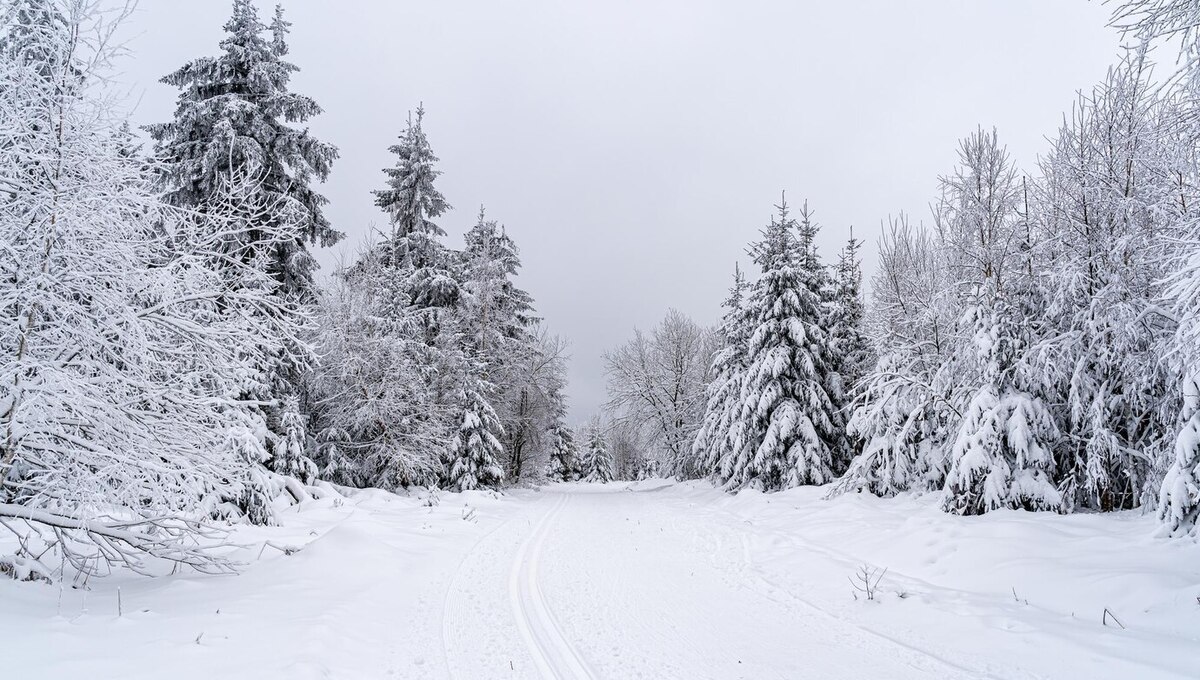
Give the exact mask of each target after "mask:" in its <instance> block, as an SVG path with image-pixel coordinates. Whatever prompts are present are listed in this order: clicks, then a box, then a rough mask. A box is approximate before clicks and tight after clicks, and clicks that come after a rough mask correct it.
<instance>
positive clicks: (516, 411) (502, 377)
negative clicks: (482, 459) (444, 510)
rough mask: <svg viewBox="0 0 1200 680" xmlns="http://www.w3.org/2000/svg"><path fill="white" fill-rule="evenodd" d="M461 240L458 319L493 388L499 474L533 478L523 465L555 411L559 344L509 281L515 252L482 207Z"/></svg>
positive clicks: (530, 301)
mask: <svg viewBox="0 0 1200 680" xmlns="http://www.w3.org/2000/svg"><path fill="white" fill-rule="evenodd" d="M465 240H466V248H465V249H464V250H463V253H462V260H463V265H462V270H463V273H462V284H461V291H462V293H461V299H460V303H459V308H458V310H457V317H458V318H459V319H460V321H459V326H460V328H461V329H462V333H463V338H464V341H465V343H466V349H467V351H468V353H469V354H470V355H471V356H473V357H476V359H477V361H478V362H479V366H480V368H481V369H482V375H483V377H484V379H485V380H486V381H487V382H489V383H491V384H492V385H494V388H493V389H491V390H490V391H489V392H488V393H487V395H486V398H487V399H488V401H489V402H490V403H491V404H492V405H493V406H495V409H496V412H497V414H498V416H499V418H500V424H501V426H502V428H503V432H504V434H503V437H502V439H501V441H502V443H503V444H504V448H505V454H506V455H505V461H504V463H505V467H506V468H507V469H508V472H509V474H510V476H511V478H512V479H514V480H518V479H520V477H521V475H522V473H527V472H535V473H536V472H537V471H538V468H539V466H538V465H529V464H527V463H529V462H530V461H531V459H533V458H534V457H535V456H536V455H537V454H538V453H539V451H540V449H541V448H542V444H543V442H542V436H543V433H544V432H545V431H546V428H547V427H549V425H550V423H551V422H552V420H553V418H554V416H555V413H556V409H557V408H558V407H559V402H560V400H561V390H562V386H563V378H562V371H561V368H562V349H563V345H562V343H561V341H559V340H558V339H557V338H554V337H552V336H550V335H548V334H547V333H546V332H545V330H544V329H542V328H539V327H538V326H537V325H536V324H537V321H538V320H537V318H536V317H535V316H534V314H533V298H532V297H531V296H530V295H529V294H528V293H527V292H525V291H524V290H522V289H521V288H519V287H518V286H517V285H516V283H515V281H514V280H513V279H514V277H515V276H516V275H517V273H518V271H519V269H520V266H521V261H520V253H519V250H518V248H517V245H516V243H515V242H514V241H513V239H512V238H511V237H509V236H508V234H507V233H506V231H505V230H504V228H503V227H501V226H500V225H499V224H498V223H497V222H495V221H494V220H488V219H486V217H485V215H484V212H483V209H482V208H481V209H480V212H479V219H478V221H477V222H476V224H475V225H474V226H473V227H471V229H469V230H468V231H467V234H466V238H465Z"/></svg>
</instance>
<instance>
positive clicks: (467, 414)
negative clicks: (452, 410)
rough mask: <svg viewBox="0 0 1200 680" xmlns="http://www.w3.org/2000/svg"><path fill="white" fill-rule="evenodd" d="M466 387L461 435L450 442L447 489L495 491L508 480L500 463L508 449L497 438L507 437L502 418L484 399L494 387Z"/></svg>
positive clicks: (462, 396)
mask: <svg viewBox="0 0 1200 680" xmlns="http://www.w3.org/2000/svg"><path fill="white" fill-rule="evenodd" d="M473 382H474V384H469V385H468V386H466V387H464V388H463V394H462V395H461V396H460V397H459V400H460V401H461V403H462V404H463V407H462V420H461V422H460V423H459V426H458V432H456V433H455V435H454V439H453V440H451V442H450V447H449V449H448V450H447V456H446V467H447V472H446V486H447V488H450V489H454V490H456V491H469V490H471V489H478V488H480V487H487V488H495V487H498V486H500V483H501V482H502V481H504V470H503V469H502V468H501V467H500V460H501V458H502V457H503V455H504V447H503V446H501V445H500V440H499V439H497V438H496V435H498V434H501V435H502V434H503V429H502V428H501V426H500V419H499V418H497V417H496V412H495V411H494V410H493V409H492V405H491V404H490V403H488V400H487V399H486V398H485V397H484V396H483V391H484V390H486V389H488V388H489V387H490V385H487V384H486V383H482V382H480V381H473Z"/></svg>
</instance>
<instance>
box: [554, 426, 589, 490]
mask: <svg viewBox="0 0 1200 680" xmlns="http://www.w3.org/2000/svg"><path fill="white" fill-rule="evenodd" d="M550 439H551V444H550V464H549V465H548V467H547V470H546V476H547V477H548V478H549V479H550V480H551V481H555V482H573V481H575V480H577V479H579V477H580V472H581V471H580V460H579V447H578V445H577V444H576V443H575V433H574V432H572V431H571V428H569V427H567V426H566V425H564V424H561V423H560V424H557V425H555V426H554V427H553V428H552V429H551V431H550Z"/></svg>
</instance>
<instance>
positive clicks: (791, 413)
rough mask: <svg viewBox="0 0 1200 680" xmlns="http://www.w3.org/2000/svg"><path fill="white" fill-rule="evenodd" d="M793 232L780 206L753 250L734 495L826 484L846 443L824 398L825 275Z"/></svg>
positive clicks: (829, 354)
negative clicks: (755, 275) (755, 272)
mask: <svg viewBox="0 0 1200 680" xmlns="http://www.w3.org/2000/svg"><path fill="white" fill-rule="evenodd" d="M806 214H807V212H806ZM806 223H807V221H806ZM808 224H809V226H810V227H811V224H810V223H808ZM796 232H797V224H796V222H795V220H794V219H792V218H791V216H790V215H789V214H788V210H787V204H786V202H785V203H783V204H782V205H780V206H779V216H778V217H777V218H775V219H772V221H771V223H770V225H769V226H768V227H767V228H766V229H764V230H763V238H762V241H760V242H759V243H758V244H756V246H755V247H754V249H753V254H754V257H755V262H757V263H758V264H759V266H760V267H761V268H762V272H763V273H762V278H761V279H759V281H758V282H757V283H756V285H755V286H754V289H753V293H752V295H751V297H750V300H749V303H748V309H747V313H748V317H749V319H750V322H751V324H752V325H753V331H752V332H751V335H750V338H749V342H748V345H747V347H748V354H749V359H748V363H747V368H746V372H745V378H744V381H743V384H742V393H741V404H742V407H741V413H740V415H739V421H740V422H739V426H740V427H741V428H742V431H741V432H742V434H741V442H740V444H741V446H740V448H739V450H737V451H736V452H735V453H734V455H733V456H732V461H731V465H730V466H729V467H730V470H729V475H728V477H725V478H724V481H726V483H727V484H728V485H730V486H731V487H735V488H736V487H743V486H752V487H755V488H759V489H763V490H776V489H782V488H789V487H793V486H800V485H805V484H824V483H825V482H828V481H830V480H831V479H832V478H833V471H832V466H833V456H834V450H835V449H836V448H837V447H838V446H839V443H840V440H841V438H842V437H844V433H841V432H839V431H838V429H837V428H838V423H839V418H838V416H837V414H836V412H835V408H836V407H835V404H834V403H833V400H832V399H831V398H830V395H829V392H828V384H829V383H828V373H829V371H830V370H831V368H832V360H833V348H832V344H831V340H830V338H829V335H828V332H827V331H826V329H825V328H823V327H822V325H821V323H822V321H824V320H825V314H824V310H823V309H822V304H821V285H822V284H823V276H822V273H821V272H820V271H819V270H818V269H817V268H816V267H815V266H814V265H816V264H819V263H818V262H816V261H815V256H814V255H813V254H812V253H813V250H812V246H811V237H810V236H805V239H806V240H805V241H798V240H797V235H796Z"/></svg>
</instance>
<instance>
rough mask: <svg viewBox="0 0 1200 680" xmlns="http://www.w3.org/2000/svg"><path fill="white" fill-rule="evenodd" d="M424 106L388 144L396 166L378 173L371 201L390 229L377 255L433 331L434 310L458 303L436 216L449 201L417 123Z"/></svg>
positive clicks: (451, 258)
mask: <svg viewBox="0 0 1200 680" xmlns="http://www.w3.org/2000/svg"><path fill="white" fill-rule="evenodd" d="M424 120H425V109H424V108H423V107H418V108H417V115H416V119H415V120H414V119H413V117H412V116H411V115H410V116H409V118H408V123H407V126H406V127H405V130H404V133H403V134H402V135H401V136H400V141H399V143H397V144H394V145H392V146H391V147H389V149H388V150H389V151H391V152H392V153H393V154H395V155H396V165H395V167H392V168H387V169H385V170H384V171H383V172H384V174H386V175H387V188H385V189H381V190H378V191H376V192H374V193H375V205H377V206H379V207H380V208H381V209H382V210H383V211H384V212H385V213H387V215H388V219H389V222H390V225H391V231H390V233H388V235H387V239H386V240H385V241H384V242H383V243H382V244H380V250H379V257H381V258H382V261H383V263H384V264H385V265H387V266H390V267H392V268H393V269H395V270H396V271H397V273H398V274H402V275H404V279H403V280H401V281H400V283H402V284H403V285H404V286H405V288H406V289H407V291H408V295H407V297H408V298H409V304H410V305H411V306H413V307H416V308H419V309H424V310H430V313H429V314H427V317H428V318H427V321H428V325H429V327H430V331H431V332H434V333H436V329H437V322H436V321H437V320H436V317H437V316H438V313H437V312H436V311H435V310H441V309H446V308H450V307H453V306H454V305H456V304H457V303H458V296H459V293H460V290H459V277H458V275H457V272H456V271H455V270H456V269H457V266H458V262H457V259H458V258H456V257H455V256H454V254H453V253H451V252H450V250H449V249H447V248H446V246H445V245H444V244H443V243H442V241H441V239H442V237H444V236H445V235H446V232H445V231H444V230H443V229H442V228H441V227H440V226H438V224H437V223H436V222H434V220H435V219H437V218H438V217H440V216H441V215H442V214H443V213H445V212H446V211H447V210H449V209H450V205H449V204H448V203H447V202H446V199H445V198H444V197H443V196H442V194H441V192H440V191H438V190H437V188H436V187H435V186H434V181H435V180H437V178H438V176H440V175H441V174H442V173H441V171H439V170H438V169H437V162H438V158H437V156H435V155H434V154H433V148H432V147H431V146H430V145H429V139H428V137H426V136H425V131H424V129H423V128H422V124H423V122H424Z"/></svg>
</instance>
